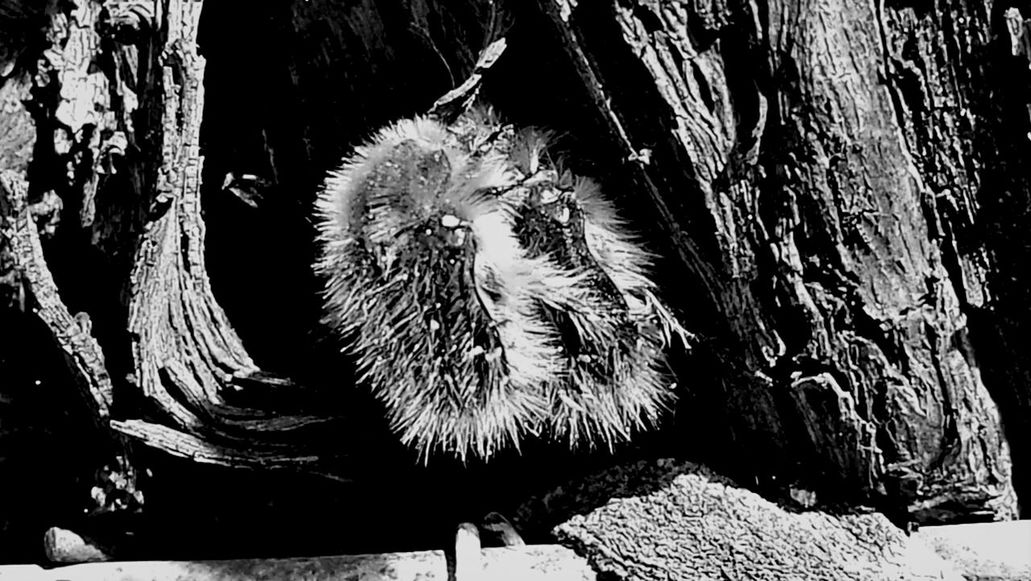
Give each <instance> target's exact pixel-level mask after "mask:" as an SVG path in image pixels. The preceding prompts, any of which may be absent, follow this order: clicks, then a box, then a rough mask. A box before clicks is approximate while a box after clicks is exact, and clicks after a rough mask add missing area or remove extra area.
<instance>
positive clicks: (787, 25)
mask: <svg viewBox="0 0 1031 581" xmlns="http://www.w3.org/2000/svg"><path fill="white" fill-rule="evenodd" d="M542 5H543V6H544V7H545V9H546V10H547V11H548V12H549V14H550V15H551V17H552V20H553V21H554V23H555V26H556V29H557V30H560V31H561V32H562V33H563V34H564V38H565V40H566V42H567V44H568V45H569V47H570V57H571V58H572V60H573V62H574V63H575V64H576V65H577V68H578V70H579V72H580V74H581V77H582V80H583V82H584V83H585V84H586V85H587V87H588V89H589V90H590V91H591V94H592V96H593V99H594V105H595V107H596V108H597V109H598V114H599V115H600V116H601V117H603V118H604V119H605V120H606V121H607V125H608V127H609V128H610V129H611V131H612V133H613V134H614V135H615V136H616V138H617V139H618V141H619V142H620V143H622V144H624V147H625V149H626V150H627V151H628V152H633V151H637V150H639V149H642V148H646V147H647V148H652V149H653V155H652V157H651V159H652V163H651V164H650V165H648V166H646V167H642V170H641V171H642V172H643V173H644V174H645V176H646V178H647V180H646V181H647V183H648V184H649V185H650V193H651V195H652V197H653V199H654V200H655V201H656V202H657V203H658V204H659V205H660V207H661V208H664V209H663V211H662V214H663V215H664V216H665V217H666V219H667V220H668V221H669V222H671V224H668V226H670V229H671V230H672V232H673V234H674V241H675V243H676V247H677V249H678V250H679V251H680V254H681V257H682V259H683V260H684V262H685V263H686V264H687V265H688V267H690V268H691V270H692V272H693V273H694V274H695V276H698V277H700V278H702V279H703V280H704V282H705V286H706V288H708V289H709V293H710V297H709V298H710V300H711V301H712V306H713V308H714V309H716V311H717V312H718V313H720V316H721V317H722V325H721V326H722V328H723V331H724V332H726V333H727V336H726V337H724V338H723V339H722V340H724V341H727V342H728V343H729V344H730V345H732V346H733V345H737V346H738V347H730V348H728V352H729V353H732V355H730V356H729V359H730V361H727V362H725V363H726V364H727V365H728V366H729V368H732V369H736V370H737V371H738V372H739V373H740V379H736V380H735V379H733V378H732V377H728V378H727V381H726V382H725V383H723V384H722V389H723V390H725V391H726V396H725V397H726V400H725V401H724V405H726V406H727V407H728V411H727V412H726V416H727V417H728V418H729V421H730V422H731V426H729V427H728V431H729V433H730V438H731V439H733V440H734V441H736V442H737V444H738V445H739V446H740V447H741V448H742V449H743V450H746V451H747V450H751V451H752V452H753V453H754V454H755V455H756V458H757V460H759V459H761V457H762V456H763V455H765V454H767V453H769V452H770V446H771V445H774V446H779V449H775V450H773V452H774V453H776V454H780V455H783V456H782V457H783V458H784V466H785V467H788V466H791V465H792V464H794V463H800V464H803V465H806V466H807V469H806V471H807V472H810V473H819V472H823V473H825V474H827V475H828V477H827V479H826V480H825V484H831V485H833V483H834V482H835V481H836V480H837V481H839V482H840V480H842V476H843V480H844V482H845V483H847V486H848V487H849V488H850V489H851V490H853V491H855V492H858V493H863V494H866V495H870V496H872V497H874V498H877V497H881V498H887V499H891V501H894V502H902V503H903V504H905V505H906V506H907V507H908V509H909V511H910V512H911V513H912V514H913V516H914V517H915V518H917V519H918V520H925V521H933V520H936V519H939V518H949V517H950V516H956V515H960V514H962V515H965V516H966V517H973V516H974V515H982V516H983V517H990V518H1007V517H1009V516H1012V515H1013V514H1014V512H1015V508H1016V503H1015V499H1014V497H1013V490H1012V485H1011V483H1010V459H1009V452H1008V449H1007V444H1006V441H1005V439H1004V438H1003V435H1002V433H1001V430H1000V425H999V417H998V412H997V410H996V408H995V404H994V403H993V402H992V400H991V399H990V397H989V395H988V392H987V390H986V389H985V386H984V385H983V383H982V381H981V378H980V374H979V372H978V368H977V364H976V362H975V360H974V355H973V352H972V349H971V348H970V345H969V342H968V339H967V330H966V320H965V317H964V315H963V313H962V311H961V307H962V303H961V301H960V298H959V297H957V294H956V289H957V288H960V289H962V288H964V285H965V284H968V283H965V282H964V280H962V279H959V280H952V275H953V274H959V273H950V272H949V271H948V269H947V268H946V265H945V264H944V260H943V257H942V252H941V249H940V246H939V241H938V239H937V234H935V232H933V231H931V230H930V229H929V227H928V223H927V216H926V214H925V213H924V212H923V209H924V208H925V207H926V203H927V202H926V200H927V199H928V198H929V197H933V195H934V194H933V192H932V191H931V190H930V189H929V188H928V186H927V184H926V179H925V178H924V176H923V175H922V171H923V170H924V169H925V168H921V167H917V166H916V165H915V163H914V158H913V155H912V153H911V151H910V150H909V149H908V148H907V144H906V141H905V139H904V138H903V131H902V130H901V128H900V126H899V119H904V117H905V116H904V112H902V111H898V110H897V109H896V106H895V104H894V103H893V101H892V94H891V93H890V92H889V90H888V89H887V88H886V87H885V86H884V84H883V75H884V73H883V65H882V63H883V62H884V58H885V56H884V46H883V44H882V37H881V34H882V33H881V28H880V24H879V23H880V19H879V14H878V13H876V12H875V10H874V7H873V5H872V4H869V3H866V4H864V3H856V2H851V1H849V0H813V1H810V2H808V3H805V4H803V5H795V4H793V3H791V2H787V3H770V4H769V5H768V6H767V7H766V10H764V11H760V9H759V8H758V6H756V5H754V4H753V5H751V6H750V7H746V8H745V9H744V10H743V11H741V13H732V12H731V10H730V8H729V7H726V6H722V5H713V6H708V7H691V6H689V5H683V4H675V5H668V4H665V3H655V2H620V3H616V5H615V6H613V7H605V6H600V5H598V4H590V5H588V4H586V3H580V4H579V5H575V4H572V3H566V2H563V1H543V2H542ZM763 19H765V20H766V21H765V22H762V20H763ZM617 39H620V42H622V43H623V44H622V45H618V46H617V45H614V44H613V43H615V42H617ZM767 59H768V61H767ZM762 62H768V67H769V70H768V71H764V70H763V66H760V65H756V64H755V63H762ZM621 87H634V91H633V93H632V94H631V92H630V91H629V90H622V89H619V88H621ZM763 125H765V127H764V126H763ZM757 162H758V164H759V165H758V166H756V165H755V164H756V163H757ZM936 226H937V225H936ZM770 436H773V439H774V442H772V443H771V441H770ZM765 461H766V462H768V460H765ZM776 470H777V469H775V471H776ZM780 470H781V471H783V470H784V468H781V469H780ZM837 475H842V476H837Z"/></svg>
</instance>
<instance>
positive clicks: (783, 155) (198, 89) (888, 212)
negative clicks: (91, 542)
mask: <svg viewBox="0 0 1031 581" xmlns="http://www.w3.org/2000/svg"><path fill="white" fill-rule="evenodd" d="M203 6H204V9H203V16H202V11H201V7H202V3H201V2H199V1H182V0H160V1H157V2H111V1H109V2H100V1H96V0H77V1H75V2H65V3H51V4H50V5H48V7H47V12H46V15H47V18H49V23H48V25H47V27H46V43H45V50H42V51H40V54H39V56H38V60H36V61H35V62H32V63H31V65H30V66H27V67H25V71H24V72H25V73H26V74H24V75H22V76H20V77H18V78H19V79H21V81H20V82H21V83H22V85H20V86H21V87H22V89H21V90H22V91H23V92H24V90H25V87H26V86H28V85H26V83H30V82H31V98H30V99H29V102H28V105H27V109H26V110H25V111H28V112H31V115H32V120H33V122H34V128H35V143H34V147H33V156H32V160H31V164H29V166H28V168H27V171H26V168H24V167H22V166H21V165H19V162H18V161H17V160H19V159H25V157H26V154H25V151H26V148H25V145H24V142H21V143H22V145H21V146H20V149H19V148H16V147H5V148H4V149H3V152H4V153H5V155H3V156H0V160H2V161H3V163H4V164H5V166H6V169H8V170H12V171H9V172H8V173H6V174H5V176H6V177H5V178H4V181H3V183H2V184H3V191H2V194H3V198H2V199H3V202H4V203H3V205H2V210H3V218H4V244H5V246H4V250H3V252H4V254H3V256H0V259H2V260H0V268H4V265H5V264H8V263H9V264H10V265H12V266H13V270H10V272H17V273H19V276H20V284H11V285H8V286H9V288H14V289H15V290H16V291H17V290H18V288H20V287H21V286H22V285H23V286H24V289H25V290H27V296H28V297H29V299H28V304H29V306H30V307H29V308H30V309H31V311H32V312H33V313H34V314H35V316H36V317H37V318H38V319H39V320H40V321H42V322H43V323H44V324H45V325H46V326H47V328H48V329H49V332H50V334H51V335H52V336H53V338H54V339H55V341H56V342H57V343H58V345H59V346H60V347H61V348H62V349H63V351H64V352H65V353H67V359H68V361H67V362H68V367H69V369H70V371H71V373H72V374H73V375H74V377H75V378H76V380H77V384H78V385H79V386H80V392H81V394H82V396H83V399H84V400H85V401H86V402H87V403H89V404H90V406H91V408H90V411H91V413H92V415H93V416H94V417H95V418H96V419H97V420H98V421H99V423H100V425H101V430H102V432H103V433H105V434H106V436H107V438H108V440H109V441H110V443H111V444H112V446H113V448H112V450H114V452H112V453H113V454H115V455H118V456H121V457H124V458H131V457H132V456H133V450H134V449H135V448H134V447H133V446H134V444H133V443H135V442H139V443H143V444H146V445H148V446H150V447H152V448H157V449H160V450H163V451H165V452H168V453H170V454H173V455H177V456H180V457H186V458H190V459H192V460H195V461H197V462H204V463H213V464H218V465H222V466H232V467H246V468H255V469H266V468H274V469H288V470H300V471H304V472H315V473H319V474H324V475H329V476H331V477H333V478H339V479H348V478H356V477H360V472H359V471H358V470H357V469H356V467H355V464H354V462H353V461H352V457H353V456H354V454H355V452H356V450H355V448H356V447H357V446H356V445H355V444H353V443H350V444H349V442H354V441H356V440H355V439H354V435H355V433H357V432H360V431H361V429H362V425H363V424H362V423H361V420H360V418H358V417H357V416H362V415H366V414H365V410H367V409H375V408H362V407H357V408H355V411H354V412H353V413H351V414H349V418H348V419H346V420H344V419H342V418H341V417H340V416H341V415H342V414H341V410H340V408H339V406H337V407H334V408H332V409H330V408H328V407H327V406H325V405H320V402H321V401H322V400H320V399H319V396H318V395H313V394H317V393H319V392H321V391H323V390H325V389H327V388H328V389H341V385H340V384H346V383H347V380H346V377H347V374H348V371H347V369H346V363H343V364H342V363H341V358H340V357H339V356H337V355H336V354H334V353H329V354H327V353H325V352H324V351H325V347H324V346H323V345H321V344H320V343H319V342H318V341H317V340H313V338H312V332H311V331H312V329H315V328H317V323H316V321H317V318H318V307H319V306H318V301H317V293H316V284H315V282H314V280H313V279H312V276H311V273H310V268H309V265H310V263H311V256H312V246H311V236H312V232H311V230H310V228H309V226H308V223H309V222H308V218H307V214H308V210H307V209H308V207H309V204H310V201H311V199H312V194H313V192H314V190H315V188H316V186H317V184H318V182H319V181H320V180H321V178H322V176H323V175H324V172H325V171H326V170H327V169H329V168H331V167H332V166H333V165H335V164H336V163H337V162H338V159H339V157H340V156H341V155H342V154H344V153H346V152H347V151H349V149H350V148H351V147H353V146H354V145H356V144H357V143H358V142H360V141H361V139H362V138H363V137H364V136H366V135H367V134H368V133H369V132H370V131H372V130H374V129H376V128H377V127H378V126H380V125H382V124H384V123H386V122H389V121H391V120H394V119H397V118H399V117H402V116H408V115H412V114H416V113H420V112H425V111H427V110H428V109H429V107H430V106H431V104H432V103H433V102H434V101H435V100H436V99H437V98H438V97H440V96H441V95H443V94H444V93H446V92H447V91H448V90H449V89H452V88H454V87H456V86H458V85H459V84H460V83H461V82H462V81H463V80H464V79H465V78H466V77H467V76H468V75H469V74H470V73H471V72H472V69H473V67H474V64H475V62H476V59H477V57H478V55H479V53H480V51H481V50H482V49H483V48H484V47H486V46H487V45H488V44H489V43H490V41H491V40H493V39H495V38H498V37H500V36H504V37H506V39H507V40H508V41H509V48H508V49H507V51H506V53H505V54H504V56H502V58H501V59H500V60H499V61H498V63H497V65H496V66H495V67H493V68H492V69H491V71H489V72H488V73H487V74H486V75H485V77H484V83H485V86H484V93H483V100H484V101H485V102H487V103H489V104H491V105H493V106H494V107H496V108H497V109H498V110H499V111H500V112H501V113H502V114H504V115H505V116H507V117H508V118H510V119H511V120H513V121H514V122H517V123H520V124H534V125H543V126H546V127H550V128H553V129H557V130H559V131H561V132H565V133H566V134H567V135H568V137H569V138H568V140H566V141H565V142H564V143H566V144H568V151H569V152H570V157H571V158H573V159H574V162H573V163H574V164H576V163H579V165H581V166H582V167H584V168H586V170H588V171H590V170H592V169H593V170H594V171H595V173H596V174H598V175H599V177H600V178H601V179H603V181H605V182H606V186H607V187H608V188H609V189H610V191H613V192H618V193H619V194H621V195H616V196H615V197H616V198H617V202H618V203H620V204H621V205H622V206H623V207H624V209H625V210H626V211H627V214H628V215H630V216H631V217H634V218H636V219H638V221H639V223H640V224H642V225H643V224H650V223H654V224H657V225H658V226H659V227H658V228H656V229H653V230H652V231H649V232H647V237H648V238H649V239H650V242H651V243H652V245H653V246H654V247H655V248H656V249H658V250H661V251H663V252H664V253H665V254H667V255H668V256H666V257H665V261H664V262H663V263H662V264H663V265H664V271H663V272H662V273H661V278H662V279H663V282H664V286H665V287H666V291H667V292H666V294H667V296H668V297H669V298H670V300H671V301H673V302H674V303H676V304H678V305H679V307H680V308H681V310H682V312H683V314H684V317H683V318H684V321H685V323H687V324H688V325H689V326H690V327H691V328H692V330H694V331H697V332H698V333H699V334H700V336H701V337H702V339H701V341H700V343H699V344H698V345H696V346H695V348H694V350H693V352H692V354H691V355H690V356H689V357H687V358H686V359H685V360H684V361H683V362H681V363H682V364H681V365H680V369H679V371H680V375H681V378H682V381H681V384H682V387H681V392H682V393H681V404H680V405H679V407H678V409H677V414H676V421H675V422H671V426H672V427H670V428H669V429H667V430H666V431H664V432H663V433H662V434H661V435H660V438H659V439H658V441H659V442H660V444H659V445H660V446H662V447H664V448H666V450H667V451H668V450H670V449H672V450H674V451H675V452H677V453H681V454H685V455H692V456H694V457H697V458H702V459H704V460H706V461H708V462H710V463H711V464H713V465H714V466H717V467H719V468H721V469H723V470H725V471H727V472H729V473H731V474H733V475H735V476H737V477H738V478H739V479H742V480H747V481H756V482H758V483H759V484H760V485H764V486H769V487H772V488H773V489H780V490H782V491H784V492H788V491H792V490H793V491H798V490H808V491H811V492H815V493H816V497H817V498H818V499H819V502H821V503H833V502H842V501H847V502H864V503H868V502H873V503H878V504H880V505H881V506H882V507H884V508H887V509H893V510H899V511H901V512H902V514H904V515H905V517H904V518H912V519H915V520H918V521H921V522H934V521H955V520H976V519H1003V518H1008V517H1012V516H1013V515H1014V514H1015V512H1016V507H1017V505H1016V499H1015V496H1014V489H1013V485H1012V476H1011V459H1010V451H1009V448H1008V444H1007V435H1008V436H1009V438H1008V441H1009V442H1010V443H1013V446H1014V454H1015V458H1016V462H1017V476H1021V475H1022V474H1024V473H1023V472H1020V471H1019V469H1020V466H1027V464H1028V459H1027V457H1026V455H1027V454H1028V453H1029V451H1028V450H1026V449H1025V447H1024V446H1023V442H1024V441H1027V440H1028V439H1027V434H1028V428H1029V426H1028V424H1027V420H1026V418H1027V417H1031V415H1029V414H1028V411H1029V410H1028V407H1029V401H1031V398H1029V397H1028V390H1027V387H1026V386H1027V385H1028V381H1027V378H1029V377H1031V362H1029V358H1028V356H1027V354H1026V353H1024V352H1023V351H1022V350H1021V347H1020V345H1022V344H1023V343H1022V339H1025V338H1026V337H1027V334H1028V330H1029V329H1031V308H1029V307H1028V306H1027V305H1028V304H1031V301H1028V300H1026V299H1028V298H1031V297H1027V296H1026V295H1027V293H1028V290H1027V289H1028V288H1031V284H1028V280H1027V275H1026V274H1023V271H1022V270H1021V265H1022V264H1024V260H1025V259H1026V257H1027V253H1028V248H1031V244H1028V243H1027V242H1028V240H1027V236H1028V235H1027V234H1026V233H1025V232H1024V230H1026V227H1027V225H1028V220H1027V214H1028V210H1027V208H1026V200H1027V198H1028V191H1029V189H1028V187H1027V185H1028V184H1027V181H1026V178H1025V176H1026V170H1025V169H1024V167H1025V166H1026V164H1025V163H1022V162H1024V161H1025V160H1026V159H1027V157H1026V156H1027V153H1028V152H1027V140H1026V139H1025V138H1024V134H1025V133H1026V127H1027V125H1028V123H1027V120H1028V119H1027V117H1028V113H1027V108H1026V106H1027V99H1026V86H1027V83H1026V81H1027V75H1028V73H1027V68H1026V64H1027V58H1028V57H1027V55H1028V50H1027V46H1028V42H1027V40H1026V38H1027V36H1026V34H1027V32H1026V30H1027V27H1026V25H1025V23H1024V20H1023V17H1022V16H1021V14H1020V12H1019V11H1018V10H1016V9H1015V8H1013V9H1011V8H1008V7H1004V6H994V7H990V6H987V5H983V4H978V3H976V2H969V1H955V2H952V3H951V4H949V5H948V6H941V7H936V8H942V9H940V10H939V9H924V8H920V7H915V6H907V5H899V4H891V5H880V4H861V3H855V2H852V1H850V0H810V1H809V2H807V3H806V4H803V5H796V4H793V3H791V2H776V1H772V0H771V1H769V2H761V3H760V2H734V3H720V2H714V3H709V4H706V3H700V2H696V3H689V4H667V3H661V2H650V1H643V0H641V1H619V2H601V3H598V2H595V3H587V2H581V3H579V4H578V3H576V2H571V1H569V0H539V1H538V2H537V3H517V2H512V3H509V4H508V5H506V6H504V7H502V6H500V5H495V3H494V2H491V1H489V0H467V1H464V2H458V3H454V2H442V1H440V2H437V1H433V0H421V1H416V2H408V3H403V2H386V3H383V2H371V1H366V2H359V3H354V2H339V1H335V0H312V1H310V2H295V3H292V4H289V5H277V6H261V7H255V6H252V5H250V4H248V5H247V7H246V8H245V9H244V8H243V5H242V4H241V5H237V4H234V3H218V4H215V3H210V2H209V3H207V4H205V5H203ZM0 14H2V13H0ZM229 30H232V31H233V34H230V33H229V32H228V31H229ZM198 31H200V34H199V35H198ZM198 42H199V43H200V44H199V45H198V44H197V43H198ZM198 46H199V51H198ZM0 48H3V47H0ZM5 50H6V49H5ZM19 54H21V53H19ZM202 54H203V56H202ZM21 58H22V61H19V62H25V58H24V56H22V57H21ZM29 61H31V59H29ZM18 70H19V71H20V70H21V69H18ZM30 73H31V76H30ZM1010 74H1012V75H1014V76H1016V78H1018V79H1019V80H1020V81H1021V83H1022V84H1021V85H1020V86H1019V87H1018V88H1012V89H1011V88H1006V86H1005V85H1004V84H1003V83H1002V79H1004V78H1006V77H1007V76H1009V75H1010ZM14 78H15V77H13V76H12V77H11V79H14ZM30 79H31V81H30ZM18 86H19V85H17V84H16V83H15V82H14V81H12V80H10V79H9V80H8V81H7V82H5V83H4V85H3V86H2V87H0V90H2V91H5V92H11V93H10V94H19V93H17V92H16V89H17V87H18ZM205 95H207V98H206V99H205ZM2 96H3V95H0V97H2ZM4 98H5V99H8V100H5V101H4V102H5V103H10V102H14V101H11V100H10V99H9V98H8V97H4ZM4 107H5V108H4V109H3V110H4V111H5V112H6V113H5V117H7V118H15V117H16V116H17V115H21V117H20V118H21V119H23V120H24V119H25V116H24V111H22V110H20V109H18V108H17V107H13V108H12V107H11V106H9V105H5V106H4ZM202 120H203V125H202ZM19 135H24V131H21V132H20V133H19ZM11 151H15V152H20V153H12V154H8V153H7V152H11ZM19 156H20V157H19ZM575 160H580V161H575ZM228 174H232V175H234V176H241V175H245V174H256V175H257V176H259V178H260V179H258V180H257V182H256V183H261V184H264V185H262V186H260V187H257V190H255V191H253V192H251V193H250V194H247V193H241V192H242V190H239V189H237V190H235V191H236V192H237V197H233V196H231V195H229V194H228V193H227V190H223V189H222V188H221V187H220V186H221V185H222V184H223V182H224V181H225V177H226V176H227V175H228ZM230 177H231V176H230ZM230 181H231V180H230ZM227 183H228V182H227ZM50 192H53V193H52V194H51V193H50ZM202 193H203V197H202ZM55 194H56V196H57V197H58V198H59V199H60V200H61V201H62V205H61V209H60V212H59V215H58V216H57V217H58V218H59V222H58V224H57V226H56V228H55V227H54V226H53V222H54V205H53V204H49V205H48V204H47V203H46V202H47V200H53V198H54V195H55ZM241 200H242V201H244V202H246V204H242V203H241ZM1022 204H1023V205H1022ZM249 205H250V206H255V207H256V208H257V210H254V209H253V208H248V206H249ZM48 224H49V227H50V229H51V230H54V234H53V236H50V235H49V232H48V231H47V230H46V228H44V226H47V225H48ZM40 228H43V232H42V234H40V232H39V230H40ZM641 229H642V230H647V229H646V228H644V227H643V226H642V228H641ZM206 245H207V246H206ZM5 261H6V262H5ZM209 275H210V277H209ZM18 292H20V291H18ZM18 292H14V293H13V295H17V294H18ZM317 334H318V333H315V335H317ZM241 336H242V337H243V338H244V339H241ZM245 342H246V345H247V348H245V347H244V345H245ZM330 351H332V349H331V350H330ZM327 377H328V378H330V379H325V378H327ZM340 378H345V379H340ZM345 387H346V385H345ZM993 398H994V399H993ZM357 405H359V406H360V405H361V401H359V402H358V404H357ZM1000 413H1001V415H1002V416H1003V419H1005V420H1006V427H1007V429H1008V430H1009V433H1008V434H1004V433H1003V431H1002V422H1001V421H1000ZM349 438H350V439H349ZM1018 442H1020V444H1018ZM131 463H132V462H130V464H131ZM1018 485H1019V486H1020V487H1021V488H1020V490H1021V492H1022V493H1023V494H1027V493H1028V489H1027V483H1026V482H1024V481H1020V480H1018Z"/></svg>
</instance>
